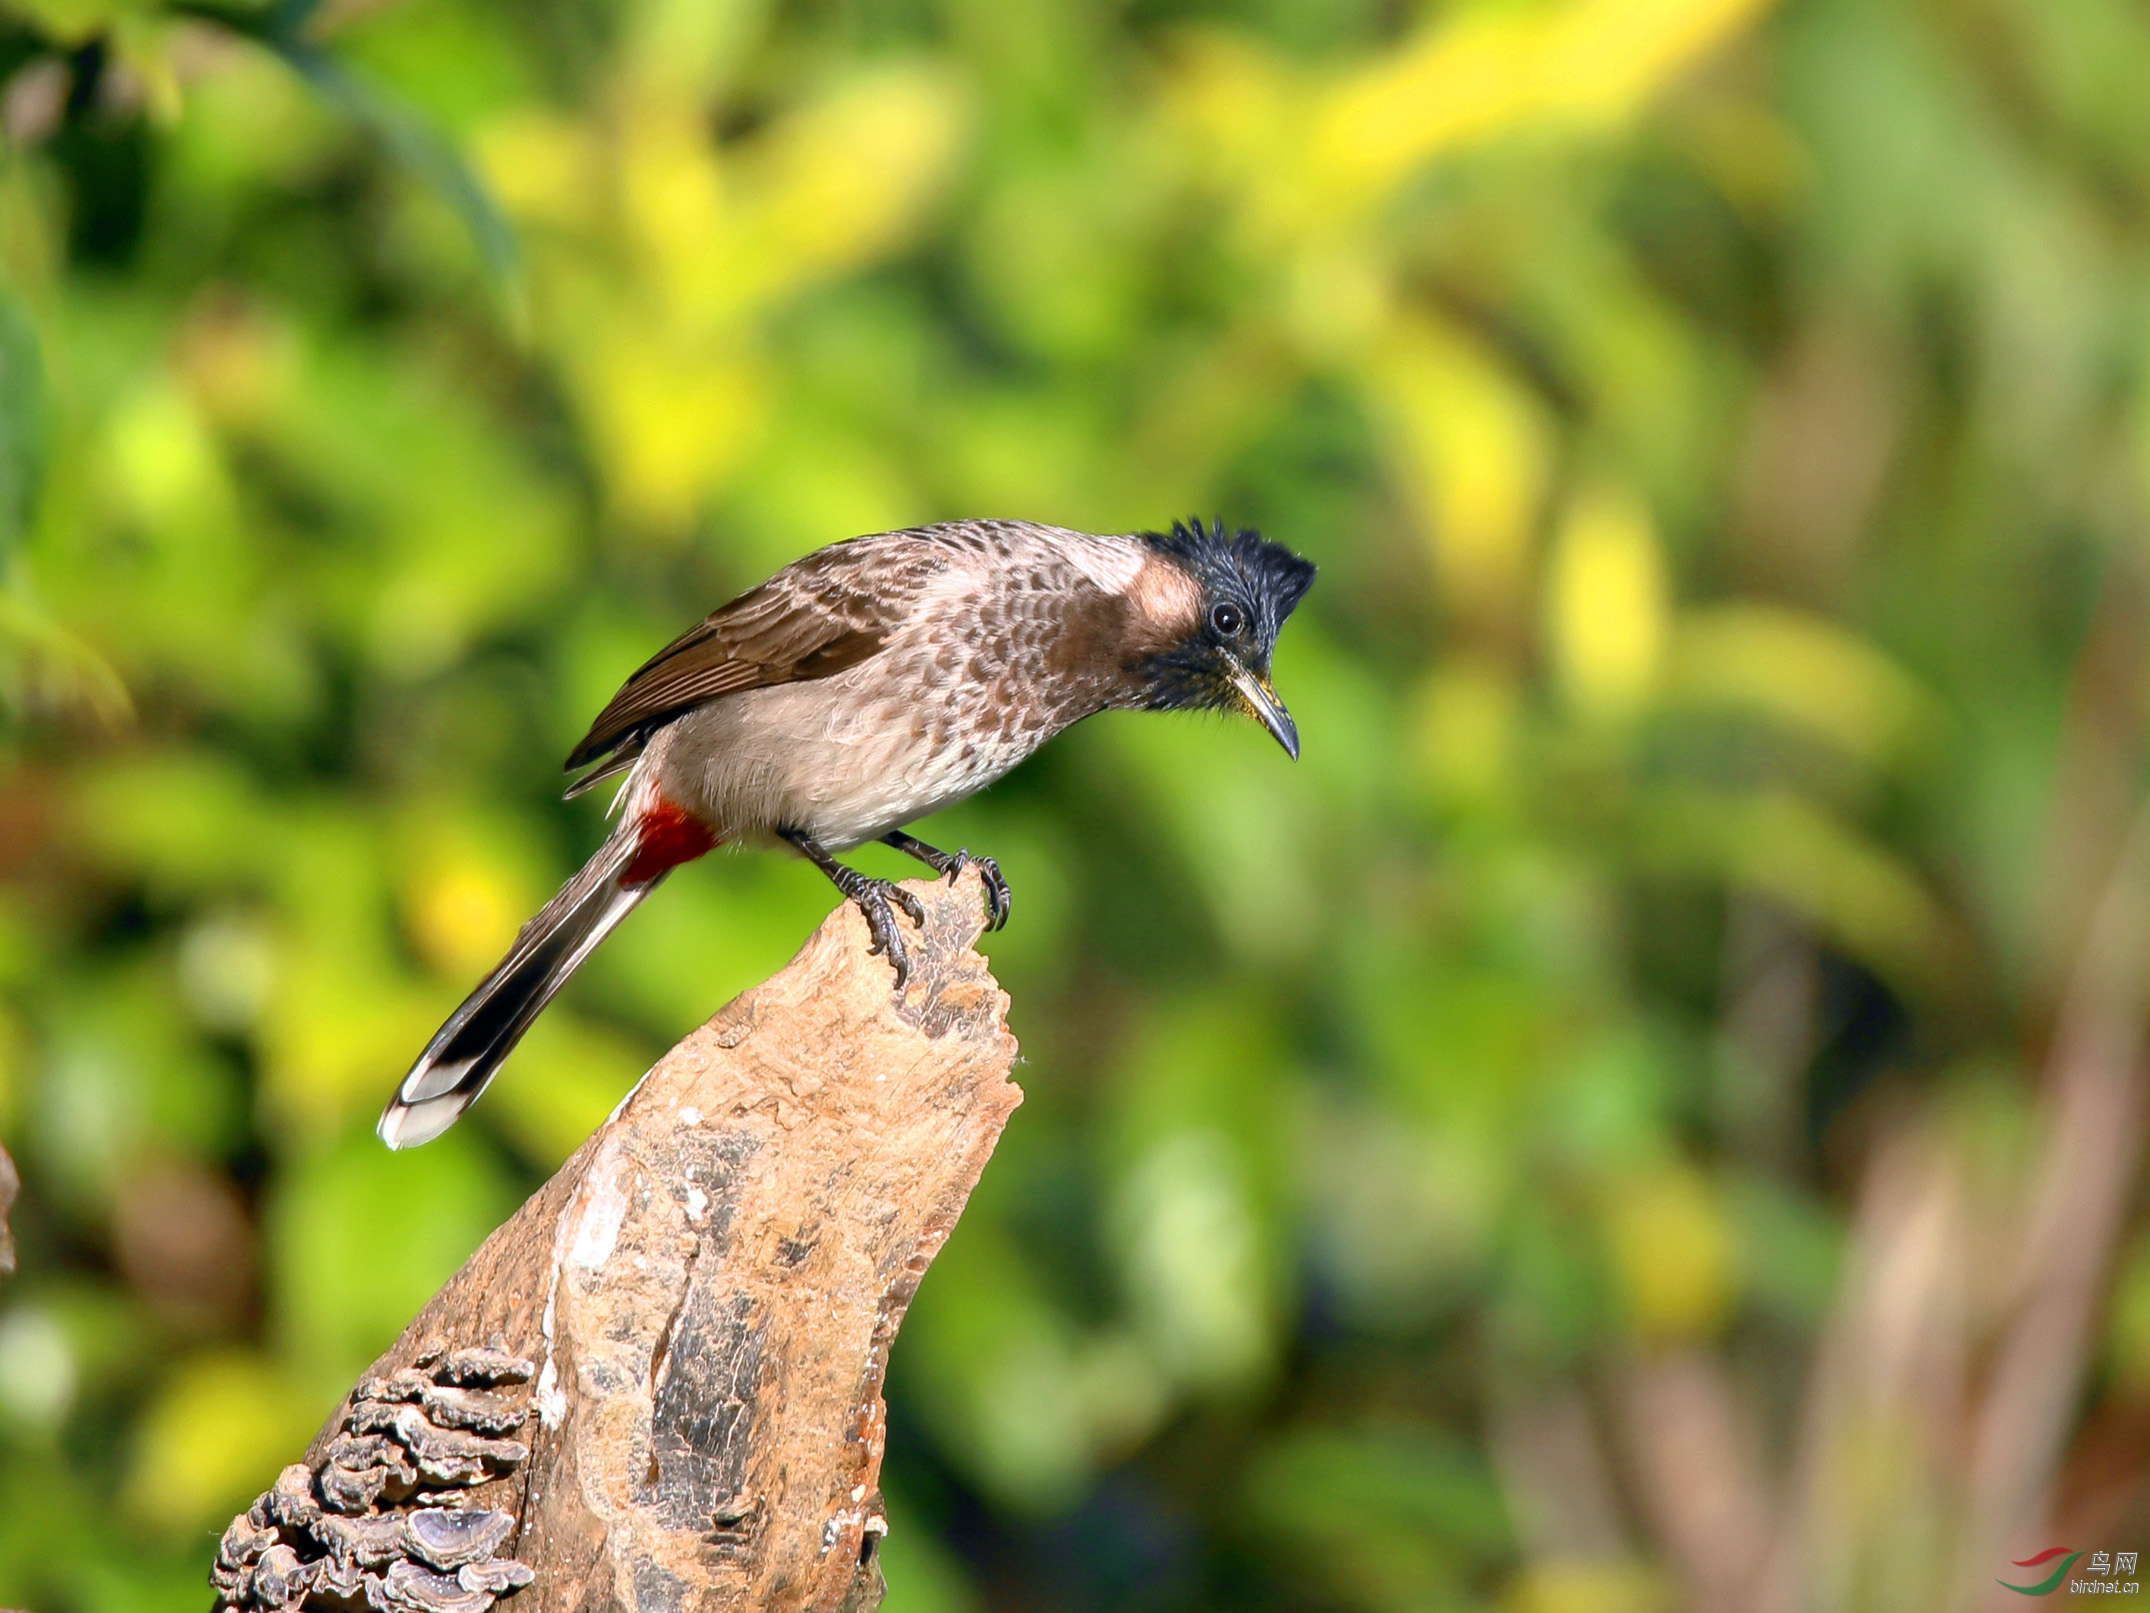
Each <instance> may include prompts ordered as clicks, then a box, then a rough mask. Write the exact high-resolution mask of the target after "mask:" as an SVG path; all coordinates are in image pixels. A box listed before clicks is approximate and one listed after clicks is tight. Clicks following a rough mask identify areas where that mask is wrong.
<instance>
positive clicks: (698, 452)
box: [577, 320, 764, 533]
mask: <svg viewBox="0 0 2150 1613" xmlns="http://www.w3.org/2000/svg"><path fill="white" fill-rule="evenodd" d="M608 334H609V339H608V340H605V341H603V342H601V343H598V344H595V345H594V346H593V347H592V349H591V350H590V351H588V352H587V353H586V355H585V356H584V358H583V362H582V363H581V365H580V366H579V367H578V373H577V379H578V380H579V382H580V383H581V384H580V386H579V387H578V389H577V390H578V392H579V394H580V397H581V401H582V404H583V407H584V409H585V411H586V413H587V415H588V419H589V424H590V430H591V435H592V436H593V437H594V438H595V439H596V447H597V457H598V462H599V464H600V465H601V466H602V467H603V469H604V472H605V483H606V487H607V490H608V491H609V493H610V494H611V497H612V500H613V502H614V504H615V505H616V506H617V507H618V509H619V510H620V512H621V513H622V514H623V515H625V516H626V517H627V518H628V519H629V520H631V521H634V522H636V523H638V524H640V525H643V526H645V527H648V528H651V529H653V530H655V531H658V532H663V533H678V532H681V531H683V530H684V529H685V528H686V526H687V525H688V523H690V522H691V521H692V520H693V518H694V516H695V514H696V513H697V511H698V510H699V509H700V507H701V505H702V502H703V500H704V499H706V498H707V497H708V496H709V495H710V494H711V493H712V492H714V491H715V490H716V489H717V488H718V487H720V486H722V485H723V483H724V480H725V478H726V477H727V476H729V475H730V474H731V472H732V471H733V470H734V469H735V468H736V467H737V466H738V464H739V462H740V460H741V459H743V458H744V457H745V455H746V452H747V450H748V449H749V448H750V447H752V446H753V444H754V441H755V439H756V437H757V436H758V434H759V430H760V426H761V420H762V412H763V407H764V402H763V393H764V384H763V379H762V373H761V369H760V367H759V366H758V365H757V364H755V363H754V361H753V360H752V359H751V358H750V357H749V356H748V355H747V354H745V353H743V352H738V351H726V350H723V349H715V350H698V349H695V348H692V347H687V346H683V345H682V344H681V343H679V342H678V341H676V340H671V339H668V338H667V335H666V333H665V332H663V331H662V330H659V329H656V328H653V327H651V326H650V325H649V324H648V323H647V322H643V321H635V320H622V321H620V322H619V323H617V324H615V325H613V326H611V327H609V330H608Z"/></svg>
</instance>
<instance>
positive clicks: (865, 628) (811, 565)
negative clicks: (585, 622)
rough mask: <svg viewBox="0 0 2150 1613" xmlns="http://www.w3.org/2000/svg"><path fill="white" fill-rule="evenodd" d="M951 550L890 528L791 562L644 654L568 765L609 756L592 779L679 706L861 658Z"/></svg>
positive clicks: (827, 672) (900, 617)
mask: <svg viewBox="0 0 2150 1613" xmlns="http://www.w3.org/2000/svg"><path fill="white" fill-rule="evenodd" d="M953 558H954V556H953V554H952V553H951V551H950V550H949V549H947V548H946V547H944V546H942V545H940V544H938V543H934V542H932V541H930V540H929V538H928V537H927V535H925V534H921V533H915V532H891V533H884V534H880V535H878V536H876V537H872V538H854V539H852V540H851V541H850V542H848V543H838V544H832V545H831V546H830V547H828V548H826V549H821V550H817V551H816V552H815V553H813V554H810V555H807V556H806V557H805V558H804V559H802V560H797V561H794V562H793V563H792V564H791V565H789V566H786V567H785V568H784V569H783V570H782V571H780V572H778V573H777V574H776V575H775V576H774V577H771V578H770V579H769V580H768V581H767V582H765V583H763V584H762V585H761V586H760V587H758V588H752V589H749V590H748V591H747V592H746V593H743V594H741V595H740V596H739V597H738V598H737V599H734V600H732V601H730V602H729V603H728V604H724V605H720V606H719V607H718V608H717V609H716V610H714V611H712V612H710V614H709V615H708V616H707V617H705V618H703V620H702V621H700V622H699V623H697V624H696V625H695V626H694V627H692V628H690V629H688V630H687V631H686V632H685V633H683V634H681V635H680V636H679V637H678V638H676V639H674V640H673V641H672V642H671V643H670V644H668V645H666V646H665V647H664V648H663V649H662V650H659V651H658V652H657V653H656V654H655V655H654V656H652V657H650V659H649V660H648V661H646V662H645V663H643V665H642V666H641V667H640V668H639V669H638V670H637V671H636V672H635V674H634V675H633V676H632V677H630V678H629V679H628V680H627V682H626V683H625V684H623V685H622V686H621V688H620V692H619V693H618V694H616V695H614V696H613V697H612V699H611V700H610V701H609V702H608V703H607V704H606V706H605V709H604V710H603V711H601V712H599V713H598V714H597V720H596V721H595V722H593V723H591V724H590V731H589V732H588V733H587V734H585V735H583V737H582V742H581V743H580V744H578V745H577V746H576V747H575V748H574V750H573V751H571V752H570V753H569V755H568V758H567V766H568V767H570V768H576V767H582V766H585V765H587V764H588V763H591V762H596V761H600V760H605V759H607V758H609V760H608V761H607V763H606V767H605V768H604V769H603V770H602V771H601V773H600V774H597V775H592V778H591V779H590V780H585V781H582V782H583V783H587V782H594V780H595V778H596V777H599V776H603V775H604V774H607V773H609V772H611V771H613V770H614V769H615V766H616V764H618V763H619V762H620V761H621V759H622V757H623V756H624V757H626V758H628V759H631V758H632V756H633V755H635V754H637V753H639V752H640V750H641V748H642V744H643V742H644V741H645V740H646V739H647V738H648V735H649V732H650V730H651V729H652V728H654V727H655V726H657V725H658V724H660V723H662V722H664V721H666V720H667V719H669V718H672V717H676V716H678V715H679V714H680V713H681V712H684V711H687V710H689V709H691V708H693V707H695V706H699V705H702V704H704V703H706V702H708V701H711V700H716V699H720V698H722V697H723V696H725V695H729V694H736V693H738V692H740V691H741V690H744V689H765V688H769V687H771V686H773V685H776V684H781V683H799V682H804V681H806V680H809V679H813V678H826V677H832V676H834V675H835V674H836V673H838V672H841V671H843V670H844V669H845V668H847V667H852V666H856V665H858V663H859V662H861V661H863V660H865V659H866V658H867V657H868V656H870V655H872V654H874V653H875V652H876V651H877V650H879V649H880V648H881V646H882V645H883V644H885V643H886V642H887V641H888V638H889V635H890V634H891V633H893V632H894V631H895V630H896V629H897V628H898V627H900V626H902V625H903V623H904V622H905V621H907V620H909V618H910V616H911V613H912V611H913V610H914V609H915V608H916V607H917V604H918V601H919V598H920V595H921V594H922V593H923V592H924V590H925V588H926V585H927V584H928V582H929V581H930V580H931V579H932V577H933V576H934V575H935V574H936V573H938V572H940V571H943V570H945V569H946V568H947V566H948V565H949V564H950V562H951V560H952V559H953ZM581 787H582V783H578V784H577V785H576V786H575V788H576V789H580V788H581Z"/></svg>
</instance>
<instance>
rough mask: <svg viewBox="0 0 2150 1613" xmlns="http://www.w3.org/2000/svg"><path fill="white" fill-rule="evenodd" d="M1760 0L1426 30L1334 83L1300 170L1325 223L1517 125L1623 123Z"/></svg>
mask: <svg viewBox="0 0 2150 1613" xmlns="http://www.w3.org/2000/svg"><path fill="white" fill-rule="evenodd" d="M1766 3H1767V0H1579V3H1576V4H1571V5H1564V6H1558V7H1554V8H1550V9H1545V10H1527V11H1520V12H1518V11H1503V12H1499V13H1495V14H1491V15H1488V14H1485V13H1478V14H1474V15H1470V16H1466V17H1464V18H1463V19H1461V20H1460V21H1456V22H1452V23H1437V24H1435V25H1434V26H1433V27H1432V28H1431V29H1429V30H1428V31H1427V32H1426V33H1425V34H1424V35H1422V36H1421V37H1420V38H1419V39H1418V40H1417V41H1416V42H1415V43H1413V44H1410V45H1407V46H1405V47H1404V48H1403V49H1402V50H1401V51H1398V52H1397V53H1395V54H1394V55H1393V56H1391V57H1389V58H1387V59H1386V60H1383V61H1381V62H1379V63H1378V64H1376V65H1374V66H1372V67H1369V68H1366V69H1364V70H1362V71H1361V72H1359V73H1358V74H1356V75H1354V76H1353V77H1351V78H1350V79H1347V80H1346V81H1345V82H1343V83H1342V84H1340V85H1339V86H1338V87H1337V88H1336V90H1335V91H1334V92H1333V93H1332V94H1331V96H1330V97H1329V99H1328V104H1327V105H1326V106H1325V107H1324V108H1323V111H1322V114H1321V116H1320V118H1319V119H1318V121H1317V123H1316V126H1315V132H1314V136H1313V140H1312V145H1311V156H1310V159H1309V161H1310V167H1311V170H1312V173H1313V175H1314V176H1315V185H1316V186H1317V188H1318V189H1319V190H1320V191H1322V192H1323V193H1325V194H1327V195H1329V196H1330V197H1331V198H1332V205H1334V206H1335V207H1336V209H1337V210H1338V211H1339V212H1343V211H1347V210H1359V209H1363V208H1365V207H1367V206H1370V205H1373V204H1375V203H1377V202H1378V201H1379V200H1380V199H1381V198H1383V197H1385V196H1386V195H1387V194H1388V193H1389V192H1390V191H1392V190H1393V189H1394V188H1395V187H1396V186H1397V185H1398V184H1399V183H1400V182H1402V181H1403V180H1404V179H1405V178H1406V177H1408V176H1409V175H1410V174H1411V173H1412V172H1413V171H1414V170H1415V169H1417V168H1418V167H1420V166H1421V165H1423V164H1424V163H1425V162H1426V161H1427V160H1428V159H1430V158H1432V157H1435V156H1437V155H1439V154H1441V153H1442V152H1444V151H1447V150H1450V149H1452V148H1454V147H1456V146H1458V145H1460V144H1462V143H1464V142H1466V141H1469V140H1474V139H1482V138H1485V137H1487V136H1492V135H1498V134H1503V133H1506V132H1509V131H1511V130H1516V129H1521V128H1525V127H1530V126H1542V125H1548V124H1550V125H1554V126H1560V125H1568V126H1577V125H1580V126H1585V127H1590V126H1603V125H1606V124H1612V123H1617V122H1619V121H1621V120H1623V119H1625V118H1627V117H1629V116H1631V115H1632V114H1633V113H1634V112H1635V111H1636V109H1637V108H1639V107H1641V106H1642V105H1643V104H1645V103H1646V102H1648V101H1649V100H1650V99H1652V98H1653V97H1654V96H1656V95H1657V94H1658V93H1659V92H1660V91H1662V90H1663V89H1664V88H1665V87H1666V85H1668V84H1669V83H1670V82H1671V81H1672V80H1674V79H1675V78H1677V77H1678V76H1679V75H1680V74H1682V73H1683V72H1685V71H1687V70H1688V69H1689V68H1690V67H1692V66H1693V65H1694V64H1695V63H1696V62H1697V61H1699V60H1700V59H1701V58H1702V57H1704V56H1706V55H1707V54H1709V53H1710V52H1711V51H1713V50H1715V49H1717V48H1718V47H1719V46H1721V45H1722V44H1723V43H1724V42H1725V41H1726V40H1728V39H1729V38H1731V37H1732V36H1733V35H1734V34H1736V33H1737V32H1738V31H1739V30H1740V29H1741V28H1743V27H1745V26H1746V25H1747V24H1748V23H1749V22H1751V21H1752V20H1753V19H1754V17H1755V16H1756V15H1757V14H1758V13H1759V12H1760V11H1761V10H1762V9H1763V7H1764V5H1765V4H1766Z"/></svg>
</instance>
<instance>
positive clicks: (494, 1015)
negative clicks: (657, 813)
mask: <svg viewBox="0 0 2150 1613" xmlns="http://www.w3.org/2000/svg"><path fill="white" fill-rule="evenodd" d="M638 827H639V826H638V825H636V824H634V823H631V822H630V823H627V824H623V825H621V827H620V828H619V830H618V831H617V832H615V833H614V834H613V836H612V837H611V838H610V839H609V840H607V841H606V842H605V843H604V845H603V846H601V847H600V848H598V851H597V854H596V855H595V856H594V857H592V858H591V859H590V860H589V861H588V862H587V863H585V864H583V866H582V871H581V872H580V873H578V874H576V875H575V877H574V878H573V879H571V880H569V881H568V882H567V883H566V884H565V885H563V886H561V887H560V894H559V895H557V896H555V897H554V898H553V899H552V900H551V901H549V902H547V903H546V904H545V906H544V907H543V908H542V909H540V910H539V912H538V915H537V917H536V918H534V919H532V920H531V921H530V922H529V923H528V924H525V925H524V926H523V927H522V931H521V933H519V934H518V935H517V936H516V937H515V944H514V945H513V946H512V947H510V948H509V949H508V955H507V956H506V957H505V958H502V959H501V960H500V964H499V967H497V968H496V969H494V970H493V972H492V973H491V974H489V975H487V976H486V977H485V979H484V980H483V981H482V982H481V983H480V984H479V986H478V989H477V990H476V991H474V992H472V993H471V994H470V995H469V996H468V997H467V998H465V999H464V1000H463V1006H462V1007H460V1008H458V1009H457V1010H456V1011H455V1012H454V1013H453V1014H451V1015H450V1016H449V1017H448V1023H447V1024H445V1025H443V1026H441V1028H440V1029H439V1031H437V1032H436V1033H435V1034H434V1037H433V1040H432V1041H430V1042H428V1043H427V1044H426V1050H425V1051H424V1052H423V1053H421V1054H419V1055H418V1062H417V1063H416V1064H414V1065H412V1066H411V1073H410V1074H408V1075H406V1076H405V1077H404V1078H403V1080H402V1082H401V1084H400V1085H398V1086H397V1088H396V1095H395V1096H394V1097H392V1098H390V1099H389V1100H388V1107H387V1108H385V1109H383V1110H382V1111H381V1119H380V1123H379V1124H378V1125H377V1126H375V1127H374V1129H375V1130H376V1131H377V1132H379V1133H380V1137H381V1141H382V1142H384V1143H386V1144H388V1146H389V1147H391V1148H411V1147H414V1146H416V1145H417V1144H419V1143H423V1142H431V1141H432V1140H433V1139H434V1138H435V1137H438V1136H439V1135H440V1134H441V1133H442V1132H444V1131H446V1130H447V1129H448V1128H449V1127H450V1126H452V1125H454V1124H455V1120H456V1117H457V1116H458V1115H460V1114H461V1113H462V1112H463V1111H464V1110H465V1109H467V1108H469V1107H470V1106H471V1105H472V1104H473V1103H475V1102H476V1101H477V1099H478V1094H479V1093H481V1092H483V1091H484V1090H485V1084H486V1083H487V1082H488V1081H490V1080H492V1078H493V1072H494V1071H495V1070H497V1069H499V1068H500V1063H501V1061H502V1060H503V1059H505V1058H506V1057H507V1056H508V1054H509V1053H510V1052H511V1051H512V1050H513V1049H514V1047H515V1044H516V1043H517V1042H519V1041H521V1040H522V1038H523V1032H524V1031H526V1030H528V1029H529V1028H530V1024H531V1021H533V1020H534V1019H536V1018H537V1016H538V1013H539V1011H540V1010H542V1009H543V1008H544V1006H545V1005H546V1004H547V1003H549V1002H550V1001H552V997H553V993H554V992H556V991H558V990H559V989H560V988H561V987H562V986H563V985H565V984H566V983H567V977H568V976H569V975H571V974H573V973H574V972H575V970H576V969H577V968H578V967H579V966H580V965H581V963H582V960H583V959H585V958H587V957H588V956H589V955H590V953H591V951H592V950H593V949H594V948H595V947H596V946H597V943H598V942H600V941H602V940H603V939H604V938H605V937H606V936H607V935H609V934H611V933H612V929H613V927H614V926H615V925H617V924H618V923H619V922H620V920H621V919H623V918H625V917H626V916H627V915H628V914H629V913H632V912H633V911H634V910H635V906H636V904H637V903H639V902H640V901H641V900H642V898H643V897H645V896H647V895H648V894H649V893H650V892H651V891H653V890H655V889H656V888H657V885H658V884H659V882H661V881H662V880H663V878H664V875H665V872H666V870H665V869H662V868H658V869H655V870H650V869H649V868H648V866H647V864H648V860H649V859H648V856H647V848H646V847H645V846H644V845H643V839H644V838H646V837H638V835H637V828H638ZM637 876H642V877H637Z"/></svg>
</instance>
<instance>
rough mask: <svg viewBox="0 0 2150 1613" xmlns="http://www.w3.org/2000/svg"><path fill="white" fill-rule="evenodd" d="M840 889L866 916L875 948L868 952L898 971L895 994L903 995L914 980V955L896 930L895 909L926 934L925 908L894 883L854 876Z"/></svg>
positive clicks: (888, 880)
mask: <svg viewBox="0 0 2150 1613" xmlns="http://www.w3.org/2000/svg"><path fill="white" fill-rule="evenodd" d="M845 871H846V872H847V873H850V872H851V871H850V870H848V869H847V870H845ZM837 888H838V889H840V890H841V891H842V892H843V893H844V895H845V896H847V897H849V898H850V899H851V900H852V901H853V902H855V903H857V904H858V910H859V912H860V913H862V914H864V915H865V918H866V928H867V930H868V931H869V932H870V933H871V934H872V936H873V945H872V946H870V947H868V948H867V949H866V950H867V951H869V952H878V953H880V954H881V955H882V956H883V957H885V958H887V959H888V962H889V967H890V968H892V969H894V970H895V971H896V990H897V991H899V992H900V991H902V990H903V988H904V986H905V985H906V984H908V983H909V981H910V978H911V954H910V949H909V948H908V947H906V946H905V945H904V940H903V932H902V931H900V930H899V929H897V928H896V914H895V909H897V908H899V907H900V908H902V909H903V911H904V914H905V916H907V917H908V918H909V919H910V921H911V922H912V923H913V924H915V925H917V926H918V929H919V933H920V934H924V933H925V928H926V909H925V907H924V905H923V904H922V903H921V902H920V901H919V900H918V898H917V897H915V896H913V895H912V894H911V893H910V892H909V891H907V890H905V889H904V888H903V887H902V886H901V885H899V884H897V883H896V882H895V881H894V880H892V879H875V878H873V877H872V876H871V875H868V874H860V873H851V878H850V879H848V880H842V881H839V882H838V887H837Z"/></svg>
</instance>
